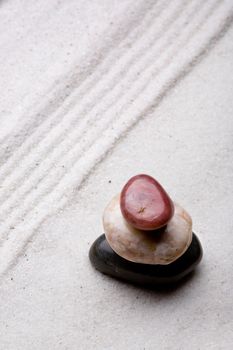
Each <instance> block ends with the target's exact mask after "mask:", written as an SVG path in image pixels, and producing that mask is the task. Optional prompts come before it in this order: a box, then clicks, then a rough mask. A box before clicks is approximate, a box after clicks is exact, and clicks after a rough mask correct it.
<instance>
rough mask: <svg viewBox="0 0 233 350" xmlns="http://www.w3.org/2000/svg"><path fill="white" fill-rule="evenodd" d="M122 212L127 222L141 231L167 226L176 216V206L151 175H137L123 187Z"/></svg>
mask: <svg viewBox="0 0 233 350" xmlns="http://www.w3.org/2000/svg"><path fill="white" fill-rule="evenodd" d="M120 206H121V212H122V215H123V216H124V218H125V219H126V220H127V222H128V223H129V224H130V225H132V226H134V227H135V228H138V229H140V230H148V231H149V230H156V229H158V228H160V227H162V226H165V225H166V224H167V223H168V221H169V220H170V219H171V218H172V216H173V214H174V205H173V202H172V200H171V199H170V197H169V196H168V194H167V193H166V191H165V190H164V189H163V187H162V186H161V185H160V184H159V182H158V181H156V180H155V179H154V178H153V177H151V176H149V175H144V174H141V175H136V176H134V177H132V178H131V179H130V180H129V181H128V182H127V183H126V185H125V186H124V187H123V190H122V192H121V199H120Z"/></svg>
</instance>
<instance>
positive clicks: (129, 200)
mask: <svg viewBox="0 0 233 350" xmlns="http://www.w3.org/2000/svg"><path fill="white" fill-rule="evenodd" d="M103 226H104V230H105V235H102V236H100V237H99V238H98V239H97V240H96V241H95V242H94V243H93V245H92V247H91V249H90V254H89V256H90V260H91V262H92V264H93V265H94V266H95V268H96V269H97V270H99V271H101V272H102V273H105V274H108V275H111V276H113V277H116V278H119V279H123V280H127V281H129V282H133V283H140V284H143V285H147V284H151V285H157V284H163V283H174V282H177V281H179V280H180V279H181V278H183V277H184V276H186V275H187V274H189V273H190V272H191V271H192V270H193V269H194V268H195V267H196V265H197V264H198V263H199V262H200V260H201V257H202V248H201V244H200V242H199V240H198V238H197V236H196V235H195V234H194V233H193V232H192V219H191V217H190V215H189V214H188V213H187V211H186V210H185V209H184V208H182V207H181V206H180V205H179V204H177V203H173V202H172V200H171V198H170V197H169V195H168V194H167V193H166V191H165V190H164V189H163V187H162V186H161V185H160V184H159V183H158V182H157V181H156V180H155V179H154V178H152V177H151V176H148V175H144V174H141V175H137V176H134V177H132V178H131V179H130V180H129V181H128V182H127V183H126V185H125V186H124V188H123V190H122V192H121V193H120V194H118V195H117V196H115V197H114V198H113V199H112V200H111V201H110V203H109V204H108V205H107V207H106V209H105V211H104V215H103Z"/></svg>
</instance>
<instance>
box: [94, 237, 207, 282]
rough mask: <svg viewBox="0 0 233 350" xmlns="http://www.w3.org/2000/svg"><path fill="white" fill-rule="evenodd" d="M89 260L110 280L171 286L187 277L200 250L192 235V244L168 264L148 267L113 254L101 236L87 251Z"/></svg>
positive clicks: (199, 259) (198, 260) (200, 256)
mask: <svg viewBox="0 0 233 350" xmlns="http://www.w3.org/2000/svg"><path fill="white" fill-rule="evenodd" d="M89 258H90V260H91V263H92V265H93V266H94V267H95V268H96V269H97V270H99V271H100V272H102V273H104V274H107V275H110V276H112V277H115V278H118V279H121V280H125V281H128V282H131V283H136V284H140V285H144V286H147V285H151V286H157V285H163V284H174V283H176V282H178V281H180V280H181V279H182V278H183V277H185V276H186V275H188V274H189V273H190V272H191V271H193V270H194V268H195V267H196V266H197V265H198V263H199V262H200V261H201V258H202V247H201V244H200V241H199V239H198V238H197V236H196V235H195V234H194V233H193V238H192V242H191V244H190V246H189V248H188V249H187V250H186V252H185V253H184V254H183V255H182V256H181V257H180V258H178V259H177V260H176V261H174V262H173V263H171V264H169V265H149V264H139V263H134V262H131V261H128V260H126V259H124V258H122V257H120V256H119V255H118V254H116V253H115V252H114V251H113V250H112V248H111V247H110V245H109V244H108V242H107V240H106V238H105V235H104V234H103V235H101V236H100V237H99V238H97V239H96V241H95V242H94V243H93V245H92V246H91V248H90V251H89Z"/></svg>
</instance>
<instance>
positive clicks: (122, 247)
mask: <svg viewBox="0 0 233 350" xmlns="http://www.w3.org/2000/svg"><path fill="white" fill-rule="evenodd" d="M174 205H175V212H174V216H173V217H172V219H171V220H170V221H169V223H168V224H167V226H166V227H165V228H164V231H162V230H160V231H159V232H158V233H156V232H155V231H151V232H148V231H141V230H138V229H136V228H134V227H132V226H131V225H129V224H128V223H127V222H126V220H125V219H124V217H123V216H122V213H121V209H120V195H119V194H118V195H117V196H115V197H114V198H113V199H112V200H111V201H110V203H109V204H108V206H107V207H106V209H105V211H104V215H103V226H104V230H105V235H106V239H107V241H108V243H109V244H110V246H111V248H112V249H113V250H114V251H115V252H116V253H117V254H118V255H120V256H121V257H123V258H125V259H127V260H129V261H132V262H136V263H143V264H161V265H167V264H170V263H172V262H173V261H175V260H176V259H178V258H179V257H180V256H181V255H182V254H183V253H184V252H185V251H186V250H187V248H188V247H189V245H190V243H191V241H192V219H191V217H190V215H189V214H188V213H187V212H186V211H185V210H184V209H183V208H182V207H181V206H180V205H179V204H177V203H174Z"/></svg>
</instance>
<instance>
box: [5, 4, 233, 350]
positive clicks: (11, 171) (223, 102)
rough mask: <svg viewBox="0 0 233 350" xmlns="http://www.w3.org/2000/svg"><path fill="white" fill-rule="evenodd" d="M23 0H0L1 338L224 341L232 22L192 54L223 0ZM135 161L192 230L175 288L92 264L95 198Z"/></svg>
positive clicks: (208, 34)
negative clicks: (188, 268) (157, 287)
mask: <svg viewBox="0 0 233 350" xmlns="http://www.w3.org/2000/svg"><path fill="white" fill-rule="evenodd" d="M25 3H26V2H25ZM25 3H24V2H23V1H21V2H20V1H18V2H13V1H9V2H8V1H6V2H3V3H2V4H1V7H0V19H1V20H0V29H1V36H0V39H1V43H2V46H1V49H0V50H1V57H4V64H2V65H0V70H1V81H0V87H1V91H3V93H2V94H1V111H2V112H1V115H2V119H1V121H0V128H1V135H0V139H1V140H2V142H1V146H2V148H1V151H0V156H1V164H2V167H1V169H0V178H1V184H2V187H1V189H0V201H1V221H2V223H1V236H0V238H1V244H0V246H1V247H0V262H1V266H0V271H1V273H2V277H1V288H0V300H1V302H0V324H1V331H0V332H1V334H0V339H1V343H0V349H1V348H2V349H4V350H5V349H7V350H8V349H17V350H18V349H45V348H48V349H136V350H137V349H144V348H145V349H155V348H159V349H187V348H190V349H207V348H208V349H230V348H231V344H232V342H233V335H232V328H233V324H232V317H233V312H232V305H231V304H232V288H233V284H232V270H231V269H232V265H233V264H232V262H231V259H230V256H231V251H232V249H231V245H232V243H233V239H232V232H231V228H232V218H231V212H232V205H231V201H230V199H231V192H230V190H231V187H232V161H231V154H232V153H231V152H232V129H233V126H232V121H231V118H232V112H233V101H232V86H233V77H232V50H233V44H232V43H233V40H232V39H233V31H232V30H230V31H228V32H227V33H226V34H225V36H224V38H223V39H221V40H220V41H218V44H217V45H216V46H215V47H214V48H212V49H211V51H210V52H206V54H205V55H203V57H202V60H201V63H199V64H198V65H197V66H193V65H191V66H190V65H189V64H190V62H192V61H193V59H194V58H195V57H196V56H198V55H199V54H200V53H201V52H202V49H203V48H205V47H206V45H207V44H208V43H209V41H210V39H211V38H213V37H217V36H218V35H219V33H220V31H221V30H222V29H224V27H225V25H226V24H227V23H228V18H227V17H228V15H230V14H231V11H232V5H231V2H230V1H225V2H222V4H221V5H219V7H214V6H215V2H214V1H207V2H205V5H202V6H203V7H201V6H200V4H201V3H202V2H201V1H200V2H199V1H194V2H192V3H191V2H188V5H186V6H187V7H186V8H185V9H184V10H183V13H182V11H181V10H180V9H181V8H183V2H182V1H177V2H176V3H175V2H174V3H173V4H174V5H169V7H168V8H166V7H165V6H164V4H165V5H166V3H165V2H160V3H159V2H158V4H157V5H156V6H158V8H157V7H155V8H154V10H153V9H152V2H149V1H148V2H146V4H145V3H144V2H138V3H137V6H136V7H134V9H133V10H132V3H133V2H132V1H127V2H124V4H123V2H122V3H120V5H119V3H116V2H113V1H112V2H108V1H106V2H102V3H101V4H100V3H99V2H98V1H94V2H92V4H91V5H90V4H89V3H87V2H81V1H80V2H79V4H78V5H76V2H75V1H73V2H72V1H71V2H70V4H69V6H68V5H67V4H66V5H63V6H61V5H60V6H58V5H57V2H56V1H51V2H48V4H47V5H45V2H42V1H41V4H40V5H41V6H39V4H37V5H36V4H34V5H32V4H31V5H25ZM42 4H43V6H42ZM179 4H180V6H181V8H180V9H179ZM127 7H129V9H130V10H126V9H127ZM163 7H165V10H164V9H163ZM212 7H213V10H212V12H211V8H212ZM16 9H17V10H18V12H17V11H16ZM153 11H154V12H153ZM158 11H161V13H160V15H159V16H158V20H157V21H153V16H155V15H156V13H158ZM173 11H174V12H173ZM53 12H54V13H55V14H56V15H55V14H54V13H53ZM176 12H177V14H176ZM16 13H17V14H16ZM178 14H179V16H178ZM208 14H209V15H208ZM46 16H47V17H46ZM163 16H164V17H163ZM190 16H191V17H190ZM25 18H27V19H28V21H25ZM171 18H174V19H173V22H172V20H171ZM61 19H62V21H61ZM100 19H101V20H100ZM167 21H168V22H167ZM187 21H188V24H187V23H186V22H187ZM202 21H203V22H202ZM151 23H152V24H151ZM168 23H170V24H171V26H170V27H168ZM199 23H203V25H202V26H201V27H200V28H199V27H198V26H199ZM186 26H187V27H186ZM6 27H7V30H5V31H4V28H6ZM15 27H16V28H17V30H15ZM167 27H168V29H167ZM87 28H88V30H87ZM106 28H108V30H107V31H106ZM132 28H135V29H134V30H133V31H132V30H131V29H132ZM169 28H170V29H169ZM197 28H199V29H197ZM58 29H59V32H58ZM79 32H80V33H79ZM142 33H144V34H142ZM78 38H80V40H79V39H78ZM188 38H190V39H189V40H190V41H189V44H188V43H187V40H188ZM70 44H72V45H70ZM77 45H80V46H77ZM129 46H130V47H131V49H129ZM68 50H69V51H68ZM208 51H209V50H208ZM68 52H69V54H68ZM108 52H109V55H108ZM207 54H208V55H207ZM204 56H206V57H204ZM105 57H106V58H105ZM171 58H172V60H171ZM101 62H102V63H101ZM187 65H189V70H190V72H189V74H188V75H187V76H186V77H185V79H183V80H181V81H179V84H176V86H175V87H173V85H174V84H175V82H176V79H177V78H178V76H180V75H182V74H183V73H184V72H185V71H186V70H187ZM93 67H94V68H93ZM92 72H93V73H92ZM151 77H153V79H152V78H151ZM82 81H83V83H82V84H81V82H82ZM171 87H173V89H172V90H171ZM165 91H168V94H167V95H166V96H165V97H164V98H163V99H162V101H160V99H161V96H162V95H163V94H164V92H165ZM158 102H160V103H159V104H158ZM139 119H140V122H139V123H138V124H136V125H135V122H136V121H137V120H139ZM133 125H134V128H132V126H133ZM129 128H130V129H129ZM126 130H130V132H129V133H128V134H127V135H125V131H126ZM123 135H125V137H122V136H123ZM118 139H119V142H118V143H116V142H115V140H118ZM113 142H114V145H115V147H114V149H113V150H112V151H111V153H108V155H107V157H106V156H105V155H106V152H107V151H108V150H109V149H112V146H113ZM103 156H105V157H104V158H103ZM97 163H98V166H97V167H95V168H94V169H93V166H94V165H95V164H97ZM138 172H147V173H149V174H151V175H154V176H155V177H156V178H157V179H158V180H159V181H161V183H162V184H163V185H164V186H165V187H166V188H167V190H168V192H169V193H170V194H171V196H172V197H173V198H176V199H177V200H178V201H179V202H180V203H181V204H182V205H184V206H185V207H187V210H188V211H189V212H190V213H191V214H192V215H193V220H194V229H195V231H196V232H197V233H198V235H199V237H200V239H201V241H202V242H203V246H204V251H205V257H204V260H203V263H202V265H201V267H200V269H199V270H198V273H197V274H196V276H195V277H194V278H193V279H191V280H189V281H188V282H187V283H186V284H185V285H184V286H183V288H180V289H178V290H176V291H173V292H170V293H155V292H149V291H144V290H141V289H138V288H135V287H132V286H128V285H125V284H122V283H119V282H116V281H114V280H112V279H109V278H107V277H104V276H102V275H100V274H98V273H97V272H95V271H94V270H93V269H92V268H91V267H90V264H89V261H88V249H89V246H90V243H91V242H92V241H93V240H94V239H95V238H96V237H97V236H98V235H99V234H100V233H102V227H101V214H102V210H103V208H104V206H105V204H106V203H107V201H108V200H109V198H111V196H112V195H114V194H115V193H116V192H118V191H119V189H120V188H121V186H122V185H123V184H124V182H125V181H126V180H127V179H128V177H130V176H131V175H134V174H135V173H138ZM86 174H89V175H90V176H89V177H88V180H87V181H85V182H84V183H83V180H85V178H86ZM109 180H111V183H109V182H108V181H109ZM80 185H81V187H80ZM65 204H66V205H67V204H68V207H67V206H66V208H65V209H64V208H63V207H64V205H65ZM42 221H43V224H42V225H41V222H42Z"/></svg>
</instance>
